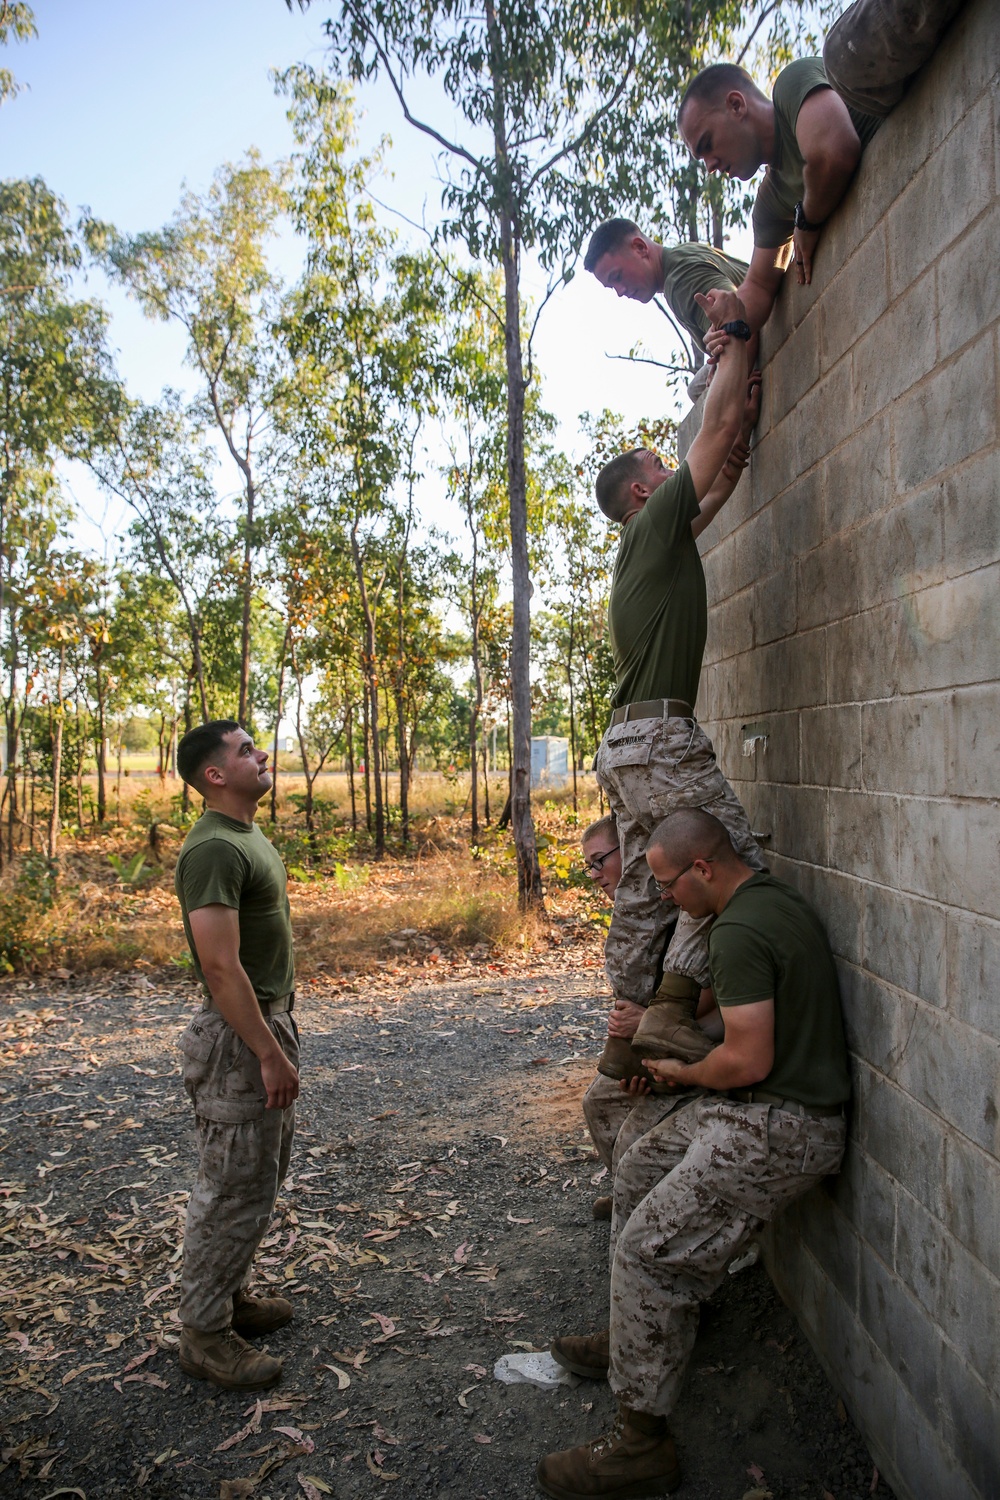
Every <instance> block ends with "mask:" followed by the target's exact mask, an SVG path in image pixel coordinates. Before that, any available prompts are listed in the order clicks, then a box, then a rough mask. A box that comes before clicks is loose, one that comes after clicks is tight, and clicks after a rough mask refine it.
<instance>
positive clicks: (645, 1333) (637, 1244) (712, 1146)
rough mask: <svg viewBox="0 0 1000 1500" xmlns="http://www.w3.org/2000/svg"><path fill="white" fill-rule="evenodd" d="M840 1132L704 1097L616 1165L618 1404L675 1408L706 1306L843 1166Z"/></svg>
mask: <svg viewBox="0 0 1000 1500" xmlns="http://www.w3.org/2000/svg"><path fill="white" fill-rule="evenodd" d="M845 1136H846V1126H845V1121H844V1117H843V1116H842V1115H832V1116H830V1117H828V1118H817V1117H815V1116H805V1117H803V1116H800V1115H796V1114H792V1113H790V1112H788V1111H785V1110H779V1109H776V1108H775V1107H774V1106H773V1105H767V1104H740V1103H736V1102H735V1101H733V1100H730V1099H726V1098H724V1097H723V1096H721V1095H718V1094H708V1095H705V1096H704V1097H703V1098H700V1099H696V1100H695V1101H694V1102H693V1103H690V1107H685V1108H680V1109H676V1110H675V1111H673V1113H672V1114H670V1115H669V1116H668V1117H667V1118H666V1119H665V1120H663V1121H661V1122H660V1123H659V1124H657V1125H654V1126H653V1128H652V1129H650V1130H648V1131H647V1132H646V1133H645V1134H644V1135H642V1136H641V1137H640V1138H639V1139H638V1140H637V1141H636V1142H635V1144H634V1145H632V1146H631V1147H630V1148H629V1149H628V1150H627V1151H626V1152H625V1153H624V1154H623V1155H621V1156H620V1157H619V1158H618V1160H617V1165H616V1171H615V1179H614V1217H613V1219H612V1226H611V1228H612V1246H613V1260H612V1268H611V1366H610V1371H609V1375H608V1379H609V1381H610V1384H611V1389H612V1390H613V1391H614V1393H615V1395H616V1396H617V1398H618V1399H619V1401H621V1402H623V1403H624V1405H626V1406H628V1407H630V1408H633V1409H634V1410H636V1411H641V1412H648V1413H652V1414H655V1415H659V1416H666V1415H667V1414H668V1413H669V1412H670V1411H672V1410H673V1407H674V1404H675V1402H676V1400H677V1395H678V1391H679V1389H680V1384H681V1380H682V1378H683V1375H684V1370H685V1368H686V1366H687V1362H688V1358H689V1357H690V1354H691V1348H692V1346H693V1344H694V1339H695V1334H696V1332H697V1328H698V1309H699V1307H700V1305H701V1303H702V1302H704V1301H705V1299H706V1298H707V1297H709V1296H711V1294H712V1292H714V1291H715V1289H716V1287H717V1286H718V1285H719V1283H720V1282H721V1280H722V1278H723V1276H724V1275H725V1271H726V1266H727V1265H728V1263H729V1261H730V1260H731V1259H732V1258H733V1257H734V1256H735V1255H737V1254H738V1253H739V1251H740V1250H741V1249H742V1247H743V1246H744V1245H745V1244H746V1243H747V1241H748V1240H750V1239H751V1238H752V1237H753V1235H754V1234H756V1233H757V1231H758V1230H759V1229H760V1227H761V1225H762V1224H765V1223H766V1222H767V1221H768V1220H769V1219H773V1218H774V1216H775V1214H777V1213H778V1212H779V1211H780V1210H781V1209H782V1208H784V1207H786V1205H787V1204H789V1203H791V1202H792V1201H793V1199H795V1198H798V1197H799V1196H800V1195H801V1194H802V1193H805V1192H807V1191H808V1189H809V1188H811V1187H813V1186H814V1185H815V1184H816V1183H817V1182H819V1181H821V1179H822V1178H823V1177H826V1176H828V1175H829V1174H830V1173H831V1172H836V1171H837V1170H838V1169H839V1167H840V1162H841V1158H842V1156H843V1153H844V1141H845Z"/></svg>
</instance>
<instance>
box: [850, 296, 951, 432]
mask: <svg viewBox="0 0 1000 1500" xmlns="http://www.w3.org/2000/svg"><path fill="white" fill-rule="evenodd" d="M934 274H935V273H934V271H933V269H932V270H929V271H928V272H927V273H926V274H925V275H924V277H923V278H922V280H920V281H918V282H917V283H916V285H915V286H912V287H910V288H908V289H907V291H906V294H905V295H904V296H902V297H900V298H899V300H898V302H896V304H895V306H894V307H892V308H890V309H889V311H888V312H887V313H886V314H885V316H884V317H882V318H880V319H879V320H878V322H877V323H876V324H875V326H874V328H870V329H869V331H868V332H867V333H866V334H865V336H864V337H863V338H861V339H859V340H858V342H857V343H856V344H855V346H854V351H853V354H852V359H853V380H854V410H855V414H856V417H857V420H858V421H859V422H867V421H868V420H869V419H870V418H872V417H874V416H877V414H878V413H879V412H880V411H882V410H883V408H884V407H886V406H888V405H889V403H890V402H892V401H895V400H896V398H897V397H898V396H901V395H902V394H903V392H904V391H908V390H909V389H910V387H911V386H912V385H915V384H916V383H917V381H918V380H920V379H921V378H922V377H923V376H924V375H926V374H927V372H928V370H932V369H933V368H934V364H935V361H936V360H937V357H938V350H937V303H936V300H935V292H936V287H935V280H934Z"/></svg>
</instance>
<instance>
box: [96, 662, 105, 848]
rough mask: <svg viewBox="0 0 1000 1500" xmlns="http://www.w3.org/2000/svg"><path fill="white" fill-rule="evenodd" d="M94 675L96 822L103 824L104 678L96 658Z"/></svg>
mask: <svg viewBox="0 0 1000 1500" xmlns="http://www.w3.org/2000/svg"><path fill="white" fill-rule="evenodd" d="M95 674H96V681H97V821H98V824H102V825H103V823H104V821H105V819H106V818H107V815H108V790H107V785H106V777H107V763H106V761H105V757H104V734H105V729H104V722H105V705H104V678H103V674H102V672H101V659H100V657H98V658H97V661H96V663H95Z"/></svg>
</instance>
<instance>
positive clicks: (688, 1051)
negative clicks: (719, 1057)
mask: <svg viewBox="0 0 1000 1500" xmlns="http://www.w3.org/2000/svg"><path fill="white" fill-rule="evenodd" d="M632 1051H633V1052H636V1053H637V1054H638V1055H639V1056H640V1057H650V1058H652V1059H653V1060H654V1061H657V1062H659V1061H662V1060H663V1059H664V1058H666V1057H674V1058H676V1059H677V1061H678V1062H685V1063H696V1062H703V1061H704V1059H705V1058H706V1057H707V1056H708V1054H709V1053H710V1052H714V1051H715V1046H714V1044H713V1043H712V1042H708V1044H707V1046H705V1047H697V1046H695V1047H685V1046H684V1045H683V1043H681V1042H673V1041H670V1042H657V1041H653V1040H652V1039H650V1040H649V1041H646V1039H645V1038H644V1037H639V1036H635V1037H633V1038H632Z"/></svg>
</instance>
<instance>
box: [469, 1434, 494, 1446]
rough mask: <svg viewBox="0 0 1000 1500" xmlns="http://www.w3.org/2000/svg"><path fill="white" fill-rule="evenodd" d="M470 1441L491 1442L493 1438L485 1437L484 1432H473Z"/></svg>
mask: <svg viewBox="0 0 1000 1500" xmlns="http://www.w3.org/2000/svg"><path fill="white" fill-rule="evenodd" d="M472 1441H473V1442H474V1443H492V1441H493V1439H492V1438H491V1437H487V1436H486V1434H485V1432H474V1433H473V1434H472Z"/></svg>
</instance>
